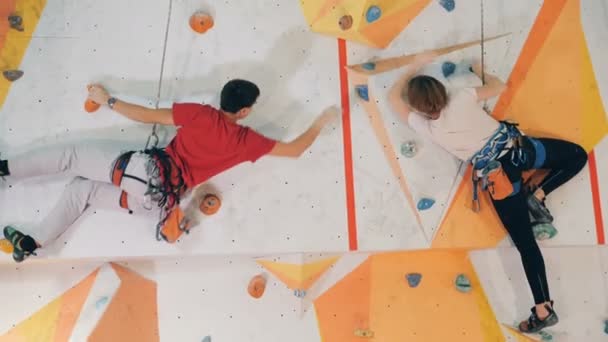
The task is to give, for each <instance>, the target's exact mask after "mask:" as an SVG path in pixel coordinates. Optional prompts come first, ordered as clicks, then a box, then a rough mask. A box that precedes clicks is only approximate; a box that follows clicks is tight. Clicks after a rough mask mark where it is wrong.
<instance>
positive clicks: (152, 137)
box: [145, 0, 173, 150]
mask: <svg viewBox="0 0 608 342" xmlns="http://www.w3.org/2000/svg"><path fill="white" fill-rule="evenodd" d="M172 9H173V0H169V11H168V13H167V27H166V28H165V42H164V46H163V56H162V59H161V62H160V75H159V78H158V91H157V93H156V103H155V104H154V108H156V109H158V106H159V104H160V95H161V91H162V86H163V75H164V72H165V56H166V55H167V42H168V41H169V27H170V25H171V12H172ZM157 130H158V124H156V123H155V124H154V125H153V126H152V133H150V136H148V140H147V141H146V148H145V149H146V150H147V149H148V148H149V147H151V146H150V142H152V141H154V143H153V144H152V147H157V146H158V143H159V142H160V139H159V137H158V132H157Z"/></svg>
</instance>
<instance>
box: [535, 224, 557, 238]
mask: <svg viewBox="0 0 608 342" xmlns="http://www.w3.org/2000/svg"><path fill="white" fill-rule="evenodd" d="M532 231H533V232H534V237H535V238H536V240H538V241H543V240H549V239H552V238H553V237H555V235H557V229H555V227H554V226H553V225H552V224H551V223H536V224H534V225H533V226H532Z"/></svg>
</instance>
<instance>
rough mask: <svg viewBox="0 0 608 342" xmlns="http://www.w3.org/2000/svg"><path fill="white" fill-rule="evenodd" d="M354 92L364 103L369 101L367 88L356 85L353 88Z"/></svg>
mask: <svg viewBox="0 0 608 342" xmlns="http://www.w3.org/2000/svg"><path fill="white" fill-rule="evenodd" d="M355 91H356V92H357V96H359V98H361V99H362V100H364V101H369V89H368V88H367V85H357V86H355Z"/></svg>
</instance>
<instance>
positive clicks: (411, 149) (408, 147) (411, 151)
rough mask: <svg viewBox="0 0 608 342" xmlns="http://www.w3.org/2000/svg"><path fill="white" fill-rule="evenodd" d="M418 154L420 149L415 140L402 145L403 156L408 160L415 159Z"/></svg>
mask: <svg viewBox="0 0 608 342" xmlns="http://www.w3.org/2000/svg"><path fill="white" fill-rule="evenodd" d="M417 152H418V148H417V147H416V142H415V141H413V140H410V141H406V142H404V143H403V144H401V155H402V156H404V157H406V158H413V157H414V156H416V153H417Z"/></svg>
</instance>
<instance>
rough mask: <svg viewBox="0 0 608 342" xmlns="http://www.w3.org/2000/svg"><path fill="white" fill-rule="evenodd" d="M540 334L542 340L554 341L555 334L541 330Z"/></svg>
mask: <svg viewBox="0 0 608 342" xmlns="http://www.w3.org/2000/svg"><path fill="white" fill-rule="evenodd" d="M538 334H539V335H540V340H541V341H553V335H551V334H550V333H548V332H546V331H542V330H541V331H540V332H539V333H538Z"/></svg>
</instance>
